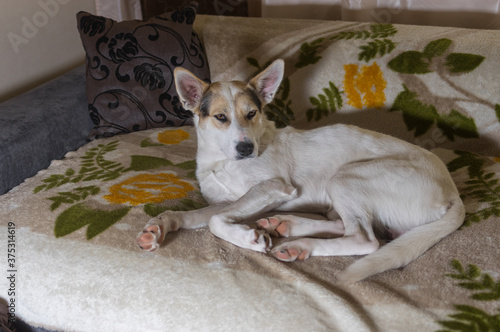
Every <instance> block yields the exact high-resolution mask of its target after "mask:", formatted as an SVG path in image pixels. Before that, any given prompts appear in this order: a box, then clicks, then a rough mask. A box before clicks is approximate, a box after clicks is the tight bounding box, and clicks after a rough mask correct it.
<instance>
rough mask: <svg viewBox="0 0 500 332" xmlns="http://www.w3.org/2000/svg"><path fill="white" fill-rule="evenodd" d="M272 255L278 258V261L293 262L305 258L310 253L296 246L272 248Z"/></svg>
mask: <svg viewBox="0 0 500 332" xmlns="http://www.w3.org/2000/svg"><path fill="white" fill-rule="evenodd" d="M272 254H273V256H274V257H276V258H277V259H279V260H280V261H283V262H293V261H296V260H297V259H298V260H304V259H306V258H309V256H310V253H309V251H308V250H302V249H298V248H293V247H290V248H286V247H283V248H281V249H280V248H278V249H276V250H273V252H272Z"/></svg>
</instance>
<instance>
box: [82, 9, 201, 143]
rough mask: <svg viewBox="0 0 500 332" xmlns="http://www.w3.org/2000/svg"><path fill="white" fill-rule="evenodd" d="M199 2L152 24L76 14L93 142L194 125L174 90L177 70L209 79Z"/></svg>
mask: <svg viewBox="0 0 500 332" xmlns="http://www.w3.org/2000/svg"><path fill="white" fill-rule="evenodd" d="M197 6H198V5H197V3H196V2H191V3H189V4H188V5H187V6H186V7H184V8H183V9H182V10H179V11H175V12H170V13H165V14H163V15H160V16H157V17H153V18H151V19H149V20H148V21H145V22H142V21H123V22H116V21H114V20H112V19H109V18H105V17H100V16H95V15H92V14H89V13H86V12H80V13H78V14H77V20H78V30H79V32H80V37H81V39H82V43H83V47H84V49H85V52H86V64H87V99H88V104H89V105H88V107H89V113H90V117H91V119H92V122H93V123H94V125H95V127H94V130H93V131H92V132H91V133H90V138H91V139H94V138H99V137H109V136H113V135H116V134H122V133H128V132H132V131H138V130H144V129H150V128H156V127H166V126H181V125H187V124H192V114H191V112H189V111H187V110H185V109H184V108H182V106H181V103H180V101H179V97H178V96H177V92H176V91H175V84H174V78H173V71H174V68H175V67H177V66H182V67H184V68H186V69H188V70H190V71H192V72H193V73H195V74H196V75H197V76H198V77H201V78H203V79H205V80H207V81H209V79H210V72H209V69H208V63H207V60H206V56H205V53H204V50H203V47H202V45H201V43H200V40H199V39H198V36H197V35H196V33H194V31H193V22H194V19H195V17H196V11H197Z"/></svg>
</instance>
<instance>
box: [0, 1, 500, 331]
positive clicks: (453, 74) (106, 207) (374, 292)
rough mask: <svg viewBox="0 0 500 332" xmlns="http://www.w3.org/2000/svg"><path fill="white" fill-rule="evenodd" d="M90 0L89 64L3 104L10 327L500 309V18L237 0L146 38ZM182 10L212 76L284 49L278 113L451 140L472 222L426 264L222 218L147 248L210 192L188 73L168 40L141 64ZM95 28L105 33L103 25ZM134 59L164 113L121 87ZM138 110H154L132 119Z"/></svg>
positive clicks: (267, 324) (467, 313) (358, 319)
mask: <svg viewBox="0 0 500 332" xmlns="http://www.w3.org/2000/svg"><path fill="white" fill-rule="evenodd" d="M78 15H80V16H78V28H79V29H80V32H81V34H82V42H83V45H84V48H85V51H86V54H87V61H86V64H85V65H82V66H80V67H78V68H76V69H74V70H73V71H71V72H68V73H66V74H64V75H62V76H60V77H59V78H57V79H55V80H54V81H51V82H49V83H46V84H44V85H42V86H39V87H38V88H36V89H34V90H32V91H30V92H28V93H25V94H23V95H21V96H19V97H16V98H13V99H11V100H9V101H6V102H4V103H2V104H0V126H1V128H2V130H1V131H0V170H1V172H0V191H1V193H2V195H1V196H0V221H1V224H0V234H2V235H1V236H2V237H3V239H2V248H3V249H2V250H4V251H3V252H4V253H3V255H4V257H7V258H8V260H2V262H5V263H2V268H3V270H4V272H5V274H6V275H7V277H8V278H6V277H2V278H1V279H0V280H1V282H0V285H1V287H0V288H1V293H0V299H1V303H2V304H4V309H5V310H3V312H4V313H5V314H4V315H3V316H0V317H2V319H3V321H1V320H0V321H1V322H2V323H3V324H4V325H3V328H4V329H6V330H8V329H9V322H8V320H9V319H10V320H11V322H12V321H13V317H15V319H16V320H17V321H18V323H19V322H24V323H26V324H29V325H30V326H31V327H32V328H33V329H36V328H43V329H47V330H51V331H139V330H142V331H256V330H263V331H464V330H474V331H475V330H481V331H498V330H499V329H500V318H499V316H498V310H499V309H500V184H499V179H500V53H499V52H498V49H499V48H500V31H493V30H491V31H490V30H471V29H459V28H446V27H423V26H411V25H391V24H378V23H356V22H336V21H316V20H315V21H312V20H292V19H264V18H244V17H219V16H208V15H196V8H195V7H192V8H191V11H189V12H181V13H180V14H179V12H176V13H168V14H166V16H164V17H162V18H160V19H158V20H157V21H154V24H153V23H151V22H150V23H151V24H150V25H149V28H150V31H149V32H148V33H147V34H145V35H143V36H142V37H141V38H142V39H141V38H139V37H137V35H134V33H136V31H139V29H136V28H135V27H132V28H130V27H125V28H124V29H129V30H127V31H128V32H124V33H121V34H120V33H116V34H115V35H114V36H115V37H116V38H115V40H114V41H113V38H107V39H106V38H103V37H102V35H100V34H105V33H107V31H109V30H107V29H108V28H109V29H111V27H113V28H116V27H117V24H116V22H111V21H108V20H106V19H104V18H96V17H94V16H92V15H90V14H88V13H79V14H78ZM166 21H175V22H177V23H179V24H183V25H187V26H189V27H192V28H193V30H192V31H188V33H185V34H184V35H183V36H182V33H178V34H177V32H176V35H175V36H176V38H175V40H177V41H180V40H184V41H185V40H187V41H188V42H189V43H191V44H189V43H188V44H186V45H187V48H185V50H184V53H182V54H184V55H185V56H186V59H188V58H187V57H189V56H191V57H192V58H190V60H189V61H188V60H186V61H184V62H182V63H181V60H180V56H179V55H176V56H175V57H174V56H172V57H170V58H168V61H170V62H169V63H170V64H175V65H183V66H184V65H189V66H193V65H194V66H195V67H193V68H194V70H198V74H199V75H201V76H203V75H204V77H202V78H203V79H206V80H211V81H219V80H233V79H238V80H248V79H249V78H250V77H252V75H254V74H255V73H256V72H258V71H259V70H261V69H262V68H264V67H265V66H266V64H268V63H269V62H270V61H272V60H274V59H277V58H282V59H284V60H285V63H286V69H285V78H284V80H283V82H282V86H281V87H280V90H279V91H278V93H277V95H276V98H275V100H274V101H273V102H272V103H271V104H269V105H268V106H267V107H266V109H265V111H266V114H267V115H268V117H269V118H270V119H272V120H274V121H275V122H276V125H277V126H278V127H284V126H288V125H292V126H295V127H297V128H302V129H310V128H316V127H319V126H324V125H331V124H335V123H347V124H353V125H357V126H360V127H363V128H366V129H371V130H375V131H379V132H383V133H386V134H389V135H393V136H396V137H399V138H401V139H403V140H406V141H409V142H411V143H414V144H416V145H419V146H423V147H424V148H427V149H429V150H432V151H433V152H434V153H435V154H436V155H437V156H438V157H440V158H441V159H442V160H443V161H444V163H445V164H446V165H447V167H448V169H449V171H450V173H451V175H452V177H453V179H454V181H456V184H457V187H458V189H459V191H460V193H461V197H462V199H463V201H464V203H465V206H466V212H467V214H466V218H465V221H464V224H463V226H462V227H461V228H460V229H459V230H457V231H456V232H455V233H453V234H451V235H450V236H448V237H446V238H445V239H443V240H442V241H441V242H439V243H438V244H436V245H435V246H434V247H432V248H431V249H430V250H428V251H427V252H426V253H425V254H424V255H422V256H421V257H420V258H418V259H416V260H415V261H413V262H411V263H410V264H409V265H407V266H406V267H404V268H401V269H397V270H392V271H388V272H385V273H382V274H379V275H376V276H373V277H371V278H368V279H366V280H364V281H361V282H358V283H355V284H352V285H341V284H339V283H338V282H337V281H336V278H335V275H336V273H337V272H338V271H341V270H343V269H344V268H345V267H346V266H348V265H349V264H351V263H352V262H353V261H355V260H356V259H357V257H314V258H310V259H307V260H304V261H297V262H293V263H283V262H279V261H277V260H276V259H274V258H273V257H271V256H270V255H266V254H263V253H258V252H253V251H249V250H244V249H241V248H237V247H235V246H233V245H231V244H229V243H226V242H224V241H222V240H220V239H218V238H216V237H215V236H213V235H212V234H211V233H210V231H209V230H208V228H206V227H205V228H199V229H189V230H179V231H178V232H174V233H170V234H168V235H167V237H166V240H165V242H164V244H163V245H162V246H161V248H160V249H159V250H158V251H156V252H154V253H147V252H142V251H141V250H139V248H137V246H136V244H135V240H134V239H135V237H136V235H137V234H138V233H139V232H140V231H141V230H142V228H143V226H144V225H145V223H146V222H147V221H148V220H149V219H150V218H151V217H154V216H156V215H158V214H159V213H161V212H163V211H166V210H178V211H184V210H191V209H197V208H200V207H203V206H206V204H207V203H206V202H205V201H204V199H203V197H202V196H201V194H200V192H199V187H198V184H197V181H196V177H195V169H196V162H195V157H196V132H195V129H194V127H193V126H192V119H191V118H190V115H189V114H186V113H185V112H183V110H182V109H181V108H179V107H178V106H179V103H178V97H176V95H175V92H172V91H173V90H170V92H169V93H168V94H167V93H165V92H164V90H165V89H170V88H172V86H171V82H169V81H168V79H165V80H163V78H164V77H166V76H162V75H160V74H159V72H160V71H159V70H160V69H161V70H163V72H162V73H164V72H166V70H165V68H166V67H161V66H160V65H159V64H160V63H163V62H162V61H164V60H161V59H159V58H157V57H156V56H155V58H154V59H155V60H154V61H157V62H156V63H154V64H153V65H149V66H145V65H144V66H143V67H142V71H140V70H136V72H134V71H133V69H130V68H129V69H127V68H126V65H127V64H129V63H131V62H133V61H136V60H137V59H138V58H139V57H140V56H141V54H142V53H141V52H146V51H145V50H146V47H145V46H144V45H141V44H140V43H141V42H142V41H144V40H146V41H147V40H149V41H151V42H154V41H155V38H156V40H157V39H158V38H160V39H161V38H163V37H162V35H161V33H163V32H165V31H167V30H168V29H167V28H165V29H163V28H159V26H160V25H161V24H163V23H162V22H166ZM133 24H138V22H134V23H133ZM153 27H155V28H153ZM122 28H123V27H122ZM130 29H131V30H130ZM169 29H170V28H169ZM168 31H171V30H168ZM137 33H138V32H137ZM91 34H93V35H92V38H94V37H96V38H97V37H98V38H97V39H94V40H93V41H92V42H91V43H86V41H85V40H84V39H85V38H87V37H90V35H91ZM108 37H109V36H108ZM87 41H88V40H87ZM110 43H114V44H112V46H109V45H110ZM120 43H121V44H120ZM172 43H173V41H172ZM136 44H137V45H139V46H138V47H136V48H134V45H136ZM113 45H114V46H113ZM116 45H118V46H116ZM93 46H95V48H96V49H91V48H92V47H93ZM101 46H102V47H104V46H106V47H107V48H103V49H106V50H107V51H106V52H108V51H109V53H106V54H105V55H109V56H107V59H104V60H103V59H99V58H98V56H99V52H100V51H99V48H100V47H101ZM167 46H168V45H167ZM113 47H114V48H113ZM186 50H187V51H186ZM115 51H116V52H115ZM169 51H170V50H169V49H168V47H167V48H165V49H160V52H169ZM93 52H94V53H93ZM100 54H101V55H103V52H101V53H100ZM148 54H150V55H151V53H148ZM150 57H153V56H152V55H151V56H150ZM105 60H106V61H107V60H109V61H111V62H112V64H107V63H105ZM113 64H114V65H115V66H117V67H115V68H114V69H110V68H111V66H112V65H113ZM134 66H135V67H137V64H135V65H134ZM172 66H174V65H172ZM106 68H108V69H106ZM116 68H118V69H116ZM158 68H160V69H158ZM129 70H132V71H129ZM99 75H101V76H99ZM126 75H129V76H130V77H129V80H128V81H126ZM108 76H113V77H114V78H118V80H117V81H116V82H114V83H112V84H116V85H113V87H112V88H111V90H107V91H108V92H107V93H108V94H107V95H105V94H103V93H101V92H99V91H96V89H97V90H99V89H100V88H99V87H98V84H100V82H101V81H102V80H103V79H104V78H105V77H108ZM120 78H121V79H122V80H125V81H126V83H127V84H129V83H131V84H132V83H134V82H135V84H137V86H136V87H132V88H130V90H128V91H136V92H138V93H139V94H141V93H142V94H143V95H144V96H146V97H145V99H150V100H151V99H154V100H155V101H160V106H158V105H156V106H153V107H152V108H151V109H152V113H147V112H146V107H145V106H144V107H142V105H143V104H140V103H139V98H138V97H131V95H129V94H127V93H128V92H127V93H125V92H123V93H122V92H120V93H119V92H117V91H119V90H120V89H121V88H118V86H121V87H122V85H120V84H123V83H124V82H122V81H120ZM134 78H135V79H134ZM96 81H98V82H96ZM96 86H97V88H96ZM134 89H135V90H134ZM159 89H160V90H161V89H164V90H161V91H160V92H161V93H159V94H155V93H157V92H158V91H157V90H159ZM109 91H112V92H109ZM120 91H122V90H120ZM123 91H124V90H123ZM162 91H163V92H162ZM167 95H168V97H167ZM136 96H137V95H136ZM151 96H154V98H153V97H151ZM99 98H104V99H103V100H100V99H99ZM176 98H177V99H176ZM132 101H134V102H133V103H132ZM99 102H100V104H99V106H97V105H98V103H99ZM162 103H163V104H162ZM123 105H125V110H123V109H120V107H121V106H123ZM139 105H141V106H140V107H139ZM162 105H163V106H165V105H167V106H165V107H164V108H161V107H162ZM104 108H106V110H103V109H104ZM164 109H168V110H170V111H169V112H166V111H165V112H163V110H164ZM134 112H136V113H134ZM137 112H139V113H140V114H141V116H140V117H142V119H143V120H144V119H152V120H151V121H149V122H148V121H146V122H144V121H143V122H139V120H137V118H134V120H133V121H135V122H133V123H132V125H131V126H128V127H127V125H122V123H121V122H120V121H122V120H123V121H125V122H126V121H127V119H128V118H130V117H132V118H133V117H134V116H137V114H138V113H137ZM141 112H142V113H141ZM162 112H163V113H162ZM113 113H119V116H118V119H117V120H116V121H115V120H113V121H112V120H110V118H109V116H110V114H113ZM164 113H165V114H164ZM166 113H168V114H166ZM146 114H147V115H146ZM170 117H171V118H170ZM157 119H160V120H161V121H160V120H157ZM169 119H170V120H169ZM153 120H155V121H153ZM128 125H130V123H129V124H128ZM312 148H314V147H312ZM320 217H322V216H318V218H320ZM249 222H250V224H251V222H252V221H249ZM5 240H7V241H5ZM273 241H274V242H275V243H281V241H286V239H273ZM10 328H12V326H10Z"/></svg>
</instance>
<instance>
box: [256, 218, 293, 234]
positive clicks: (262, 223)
mask: <svg viewBox="0 0 500 332" xmlns="http://www.w3.org/2000/svg"><path fill="white" fill-rule="evenodd" d="M257 226H258V227H259V228H261V229H264V230H266V231H268V232H269V234H271V235H273V236H283V237H288V236H289V235H290V229H289V222H288V221H287V220H280V219H278V218H274V217H271V218H264V219H260V220H259V221H257Z"/></svg>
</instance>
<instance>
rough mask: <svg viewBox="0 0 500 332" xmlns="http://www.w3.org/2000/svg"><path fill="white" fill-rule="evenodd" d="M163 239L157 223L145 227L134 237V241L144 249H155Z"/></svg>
mask: <svg viewBox="0 0 500 332" xmlns="http://www.w3.org/2000/svg"><path fill="white" fill-rule="evenodd" d="M162 241H163V236H162V231H161V228H160V226H158V225H149V226H147V227H145V228H144V229H143V230H142V231H141V232H140V233H139V234H138V235H137V238H136V243H137V245H138V246H139V248H141V249H142V250H144V251H155V250H156V249H158V248H159V247H160V244H161V242H162Z"/></svg>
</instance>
